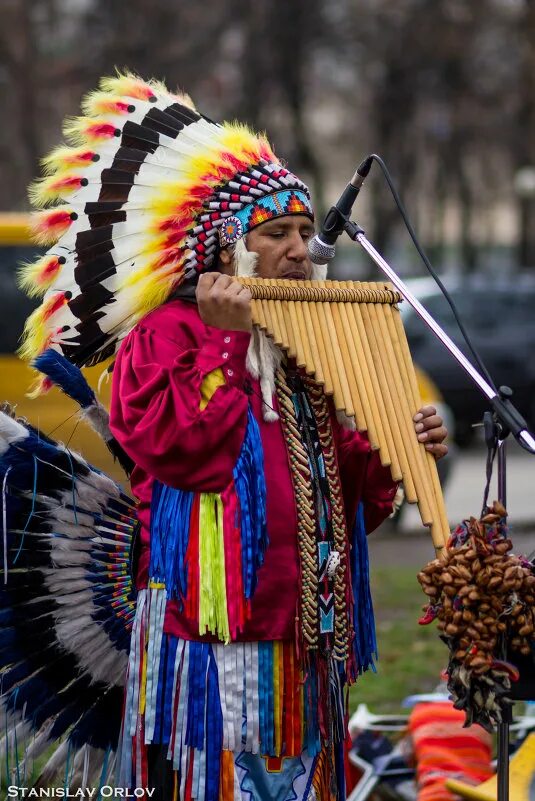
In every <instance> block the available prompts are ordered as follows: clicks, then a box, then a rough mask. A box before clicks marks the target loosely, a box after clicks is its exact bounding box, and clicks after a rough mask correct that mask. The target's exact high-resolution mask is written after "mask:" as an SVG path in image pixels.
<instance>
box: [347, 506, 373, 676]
mask: <svg viewBox="0 0 535 801" xmlns="http://www.w3.org/2000/svg"><path fill="white" fill-rule="evenodd" d="M351 585H352V588H353V628H354V630H355V637H354V640H353V655H354V662H355V665H356V668H357V670H358V672H359V674H360V673H364V671H365V670H368V669H369V668H371V669H372V670H373V671H375V660H376V659H377V639H376V636H375V618H374V614H373V603H372V595H371V590H370V566H369V560H368V540H367V537H366V527H365V525H364V507H363V505H362V503H360V504H359V506H358V509H357V517H356V520H355V527H354V529H353V540H352V543H351Z"/></svg>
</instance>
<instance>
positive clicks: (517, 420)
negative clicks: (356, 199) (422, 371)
mask: <svg viewBox="0 0 535 801" xmlns="http://www.w3.org/2000/svg"><path fill="white" fill-rule="evenodd" d="M344 228H345V231H346V233H347V234H348V235H349V237H350V238H351V239H353V240H354V241H355V242H358V243H359V245H361V247H362V248H363V249H364V250H365V251H366V253H368V255H369V256H371V258H372V259H373V261H374V262H375V263H376V264H377V266H378V267H380V269H381V270H382V271H383V272H384V273H385V274H386V275H387V276H388V278H389V279H390V280H391V281H392V283H393V284H394V286H395V287H396V289H398V290H399V292H400V293H401V294H402V295H403V297H404V298H405V300H407V301H408V303H410V305H411V306H412V308H413V309H414V310H415V312H416V313H417V314H418V315H419V317H421V318H422V320H423V321H424V323H426V325H427V326H428V327H429V328H430V329H431V331H432V332H433V333H434V334H435V336H436V337H437V339H439V340H440V341H441V342H442V344H443V345H444V347H445V348H447V349H448V350H449V352H450V353H451V355H452V356H453V357H454V359H456V360H457V362H459V364H460V365H461V367H462V368H463V370H464V371H465V372H466V373H468V375H469V376H470V378H471V379H472V381H473V382H474V383H475V384H476V385H477V386H478V387H479V389H480V391H481V393H482V394H483V395H485V397H486V398H487V399H488V401H489V402H490V405H491V406H492V408H493V410H494V413H495V415H496V417H497V418H498V420H499V421H500V423H501V425H502V428H503V430H504V432H509V431H510V432H511V433H512V434H513V436H514V437H515V439H516V440H517V441H518V443H519V444H520V445H521V446H522V447H523V448H524V449H525V450H527V451H530V453H534V454H535V439H534V438H533V436H532V434H530V432H529V431H528V430H527V427H526V423H525V421H524V420H523V418H522V416H521V414H520V413H519V412H518V411H517V409H516V408H515V407H514V406H513V404H512V403H511V401H510V400H509V396H510V393H511V390H509V391H508V392H507V388H503V389H504V391H503V392H502V391H501V390H500V392H499V393H496V392H495V391H494V389H493V388H492V387H491V386H490V384H489V383H488V382H487V381H486V380H485V379H484V378H483V376H482V375H481V374H480V373H478V371H477V370H476V368H475V367H474V365H473V364H472V363H471V362H470V361H469V360H468V359H467V358H466V356H465V355H464V353H463V352H462V351H460V350H459V348H458V347H457V345H456V344H455V343H454V342H453V341H452V340H451V339H450V338H449V336H448V335H447V334H446V332H445V331H443V330H442V328H441V327H440V326H439V324H438V323H437V322H436V321H435V320H434V319H433V318H432V317H431V315H430V314H429V312H428V311H427V309H425V308H424V307H423V306H422V304H421V303H420V301H419V300H418V299H417V298H416V297H415V296H414V295H413V294H412V292H411V291H410V289H409V288H408V287H407V286H405V284H404V283H403V281H402V280H401V278H399V276H398V275H397V274H396V273H395V272H394V270H393V269H392V267H390V265H389V264H388V262H386V261H385V260H384V259H383V257H382V256H381V254H380V253H378V252H377V250H376V249H375V248H374V246H373V245H372V244H371V242H369V241H368V239H367V238H366V235H365V233H364V231H363V230H362V228H361V227H360V226H359V225H357V224H356V223H354V222H352V221H348V222H347V223H346V224H345V226H344Z"/></svg>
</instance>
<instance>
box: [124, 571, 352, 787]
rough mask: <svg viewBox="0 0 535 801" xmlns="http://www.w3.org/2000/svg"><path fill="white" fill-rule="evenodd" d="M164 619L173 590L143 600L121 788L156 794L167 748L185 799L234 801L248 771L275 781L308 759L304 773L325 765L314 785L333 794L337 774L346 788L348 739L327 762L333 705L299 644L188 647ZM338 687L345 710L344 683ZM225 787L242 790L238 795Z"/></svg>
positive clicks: (196, 644)
mask: <svg viewBox="0 0 535 801" xmlns="http://www.w3.org/2000/svg"><path fill="white" fill-rule="evenodd" d="M164 613H165V590H164V591H163V592H162V590H161V588H160V587H153V588H149V589H148V590H143V591H141V592H140V593H139V596H138V609H137V615H136V621H135V624H134V629H133V632H132V648H131V653H130V661H129V668H128V676H127V688H126V699H125V712H124V720H123V730H122V734H121V740H120V746H119V752H118V764H119V768H118V777H117V784H118V786H121V787H132V786H138V787H139V786H146V785H147V781H148V780H149V765H148V755H147V748H146V747H147V746H148V745H161V746H164V747H165V748H166V753H167V759H168V760H169V762H170V768H171V767H172V769H173V770H174V771H176V772H177V779H176V781H177V796H176V797H177V798H180V799H190V798H195V799H197V800H198V801H219V799H220V798H221V797H222V798H233V795H232V793H233V788H234V781H235V776H236V775H238V773H239V772H238V771H237V768H238V767H239V768H240V769H243V770H246V772H248V773H249V772H251V771H253V767H254V766H256V767H254V771H257V770H259V769H260V768H259V767H258V766H259V765H260V763H261V762H264V763H265V766H266V769H267V770H268V772H271V771H275V772H276V771H277V770H280V769H281V767H284V763H285V761H287V760H292V759H294V760H298V759H299V758H301V760H302V763H303V770H304V765H305V763H306V764H307V765H309V767H310V769H312V761H314V765H315V766H318V765H319V766H320V768H321V770H320V768H318V770H320V772H319V773H317V772H316V768H314V771H312V772H311V774H310V776H311V781H312V776H313V775H314V776H316V781H317V782H319V783H321V784H322V785H328V784H331V786H332V779H333V778H334V777H333V776H331V775H330V774H329V776H327V773H328V772H329V771H330V772H331V774H332V772H333V770H334V771H335V775H336V780H337V782H338V783H339V789H340V788H341V787H342V786H343V758H342V754H343V740H344V730H342V732H341V738H339V739H338V741H337V745H336V747H335V748H333V749H332V751H331V749H329V755H328V757H327V756H325V755H324V752H323V751H322V749H321V742H320V735H319V732H320V727H319V721H320V720H322V719H326V717H327V698H326V697H325V695H321V694H320V693H319V692H318V690H317V685H315V687H316V690H315V692H313V691H312V686H313V680H312V678H313V677H311V676H307V677H306V680H305V677H303V675H302V673H301V670H300V668H299V665H298V660H297V655H296V650H295V646H294V644H293V643H291V642H279V641H266V642H240V643H231V644H230V645H223V644H220V643H217V644H211V643H206V642H195V641H186V640H181V639H179V638H177V637H174V636H172V635H167V634H164V632H163V621H164ZM335 687H336V692H337V693H338V696H339V697H338V700H337V701H336V703H337V704H338V706H342V705H343V686H342V682H341V680H340V679H339V680H338V681H335ZM331 689H332V688H331ZM331 700H332V699H331ZM312 706H313V707H314V708H313V709H312V708H311V707H312ZM310 727H313V730H310ZM232 755H234V757H235V761H234V757H233V756H232ZM322 755H323V756H322ZM324 757H325V758H324ZM295 764H296V765H297V764H298V762H297V761H296V763H295ZM254 771H253V772H254ZM340 771H341V773H340ZM326 772H327V773H326ZM240 775H242V774H240ZM320 780H321V781H320ZM334 783H335V784H336V781H335V782H334ZM225 788H227V789H228V788H232V792H231V793H230V795H229V794H228V793H227V794H226V795H225V792H226V791H225ZM244 789H245V787H244ZM220 793H221V794H222V795H220ZM253 797H257V796H253ZM299 797H302V798H306V797H307V796H306V795H303V796H299ZM321 797H322V798H323V797H324V796H321ZM326 797H327V796H326ZM339 797H340V798H342V797H343V795H340V796H339Z"/></svg>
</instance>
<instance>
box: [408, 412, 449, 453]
mask: <svg viewBox="0 0 535 801" xmlns="http://www.w3.org/2000/svg"><path fill="white" fill-rule="evenodd" d="M413 420H414V429H415V431H416V434H417V435H418V440H419V441H420V442H425V449H426V451H429V452H430V453H432V454H433V456H434V457H435V459H442V457H443V456H445V455H446V454H447V452H448V446H447V445H444V440H445V439H446V437H447V436H448V430H447V428H446V426H445V425H444V422H443V420H442V417H440V416H439V415H438V414H437V410H436V409H435V407H434V406H423V407H422V408H421V409H420V411H419V412H417V413H416V414H415V415H414V417H413Z"/></svg>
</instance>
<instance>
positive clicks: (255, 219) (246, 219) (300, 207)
mask: <svg viewBox="0 0 535 801" xmlns="http://www.w3.org/2000/svg"><path fill="white" fill-rule="evenodd" d="M288 214H306V215H307V217H311V218H312V219H314V212H313V211H312V205H311V203H310V198H309V197H308V196H307V195H306V194H305V192H302V191H300V190H298V189H293V190H292V189H289V190H284V191H282V192H273V193H272V194H271V195H266V196H264V197H261V198H258V200H255V201H254V202H253V203H249V204H248V205H247V206H245V208H243V209H242V210H241V211H237V212H236V214H234V215H233V216H232V217H228V218H227V219H226V220H225V222H224V223H223V225H222V226H221V227H220V229H219V242H220V244H221V247H226V245H233V244H234V243H235V242H237V241H238V239H241V238H242V236H245V234H246V233H247V232H248V231H250V230H251V229H252V228H256V226H257V225H262V223H265V222H267V221H268V220H274V219H275V218H276V217H284V216H287V215H288Z"/></svg>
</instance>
